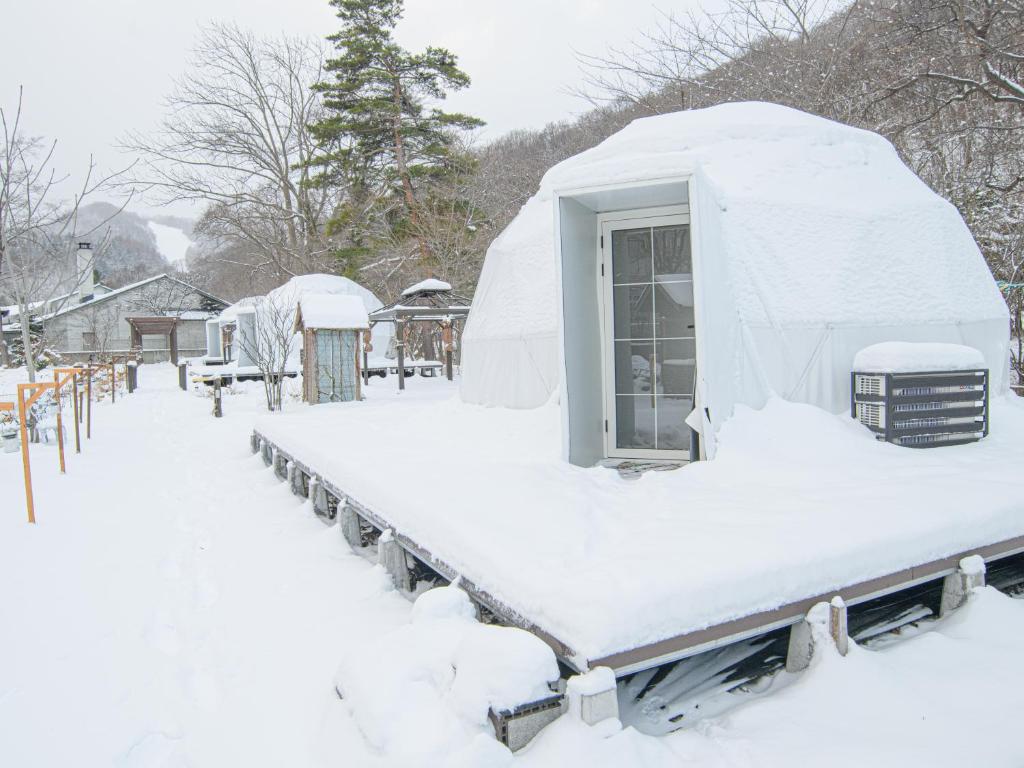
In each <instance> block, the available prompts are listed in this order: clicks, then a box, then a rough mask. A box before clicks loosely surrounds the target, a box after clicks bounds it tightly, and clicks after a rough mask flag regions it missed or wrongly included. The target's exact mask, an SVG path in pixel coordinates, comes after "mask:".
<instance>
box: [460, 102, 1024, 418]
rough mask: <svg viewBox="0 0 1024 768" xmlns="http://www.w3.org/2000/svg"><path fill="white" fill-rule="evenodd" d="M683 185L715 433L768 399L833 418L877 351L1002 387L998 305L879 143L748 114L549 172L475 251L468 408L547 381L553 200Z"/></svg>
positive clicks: (666, 131)
mask: <svg viewBox="0 0 1024 768" xmlns="http://www.w3.org/2000/svg"><path fill="white" fill-rule="evenodd" d="M682 176H691V178H692V183H691V186H690V189H691V199H690V201H689V205H690V213H691V220H692V236H693V252H694V275H695V302H696V312H697V316H696V320H697V332H698V335H699V337H700V338H701V339H702V343H701V344H700V345H699V346H698V356H699V359H698V364H697V372H698V377H699V382H698V394H699V400H700V402H701V405H702V406H703V407H704V408H707V410H708V412H709V414H710V427H711V429H710V430H709V432H710V433H711V435H713V434H714V433H715V432H717V430H718V429H719V428H720V427H721V425H722V424H723V423H724V422H725V420H726V419H727V418H728V417H729V416H730V415H731V414H732V412H733V409H734V407H735V405H737V404H747V405H751V406H754V407H760V406H762V405H764V403H765V402H767V400H768V399H769V398H770V397H771V396H772V395H773V394H775V395H779V396H781V397H783V398H785V399H788V400H794V401H801V402H806V403H810V404H814V405H818V406H819V407H822V408H825V409H826V410H830V411H832V412H839V411H841V410H843V409H844V408H846V407H847V406H848V402H849V374H850V367H851V363H852V361H853V356H854V355H855V354H856V352H857V351H858V350H860V349H862V348H864V347H866V346H868V345H870V344H874V343H878V342H884V341H926V342H946V343H958V344H967V345H970V346H972V347H975V348H977V349H978V350H980V351H981V352H982V354H983V355H984V357H985V360H986V363H987V365H986V367H988V368H989V369H990V370H991V371H992V385H993V391H995V392H1000V391H1003V390H1004V388H1005V385H1006V381H1005V370H1006V360H1007V355H1008V350H1007V344H1008V324H1007V318H1008V312H1007V309H1006V304H1005V302H1004V301H1003V298H1002V296H1001V294H1000V292H999V289H998V288H997V286H996V284H995V282H994V280H993V279H992V275H991V274H990V272H989V270H988V267H987V266H986V264H985V262H984V259H983V258H982V255H981V253H980V252H979V250H978V248H977V246H976V245H975V243H974V241H973V239H972V237H971V234H970V232H969V231H968V229H967V226H966V225H965V224H964V222H963V220H962V218H961V217H960V215H959V213H958V212H957V211H956V209H955V208H954V207H953V206H952V205H950V204H949V203H948V202H946V201H945V200H943V199H942V198H940V197H939V196H938V195H936V194H935V193H933V192H932V191H931V190H930V189H929V188H928V187H927V186H926V185H925V184H924V183H923V182H922V181H921V180H920V179H919V178H918V177H917V176H915V175H914V174H913V172H911V171H910V170H909V169H908V168H907V167H906V166H905V165H904V164H903V162H902V161H901V160H900V158H899V156H898V155H897V153H896V151H895V150H894V149H893V147H892V145H891V144H889V142H887V141H886V140H885V139H883V138H882V137H880V136H878V135H876V134H873V133H869V132H867V131H863V130H859V129H856V128H851V127H849V126H844V125H840V124H838V123H834V122H831V121H829V120H825V119H823V118H819V117H814V116H811V115H808V114H805V113H802V112H799V111H796V110H793V109H789V108H786V107H781V106H778V105H771V104H759V103H746V104H723V105H719V106H716V107H711V108H709V109H702V110H692V111H685V112H676V113H672V114H667V115H660V116H656V117H650V118H644V119H640V120H636V121H634V122H633V123H631V124H630V125H629V126H627V127H626V128H624V129H623V130H621V131H619V132H618V133H616V134H614V135H613V136H611V137H610V138H608V139H606V140H605V141H604V142H602V143H601V144H599V145H598V146H596V147H594V148H593V149H590V150H588V151H586V152H583V153H581V154H579V155H576V156H575V157H572V158H569V159H568V160H565V161H563V162H562V163H559V164H558V165H556V166H555V167H554V168H552V169H551V170H550V171H548V173H547V174H545V176H544V179H543V181H542V182H541V187H540V190H539V192H538V193H537V194H536V195H535V196H534V197H533V198H532V199H531V200H530V201H529V202H528V203H527V204H526V205H525V206H524V207H523V209H522V211H521V212H520V213H519V215H518V216H517V218H516V219H515V220H514V221H513V222H512V224H510V225H509V227H508V228H507V229H506V230H505V231H504V232H503V233H502V234H501V235H500V236H499V237H498V238H497V239H496V240H495V241H494V243H493V244H492V245H491V247H490V249H489V250H488V253H487V258H486V261H485V263H484V268H483V272H482V274H481V277H480V284H479V287H478V289H477V293H476V298H475V299H474V303H473V312H472V314H471V315H470V318H469V321H468V323H467V327H466V333H465V336H464V338H463V364H464V379H463V386H462V396H463V398H464V399H465V400H466V401H467V402H473V403H480V404H488V405H505V406H510V407H519V408H522V407H535V406H537V405H540V404H541V403H543V402H545V401H546V400H547V398H548V396H549V395H550V393H551V392H552V391H553V390H554V388H555V387H556V385H557V384H558V381H559V378H560V371H559V366H558V348H557V330H558V316H559V312H560V310H559V307H558V299H557V292H556V286H557V284H558V277H557V272H556V269H557V268H556V259H555V227H554V218H555V215H556V212H555V205H554V200H555V196H556V193H557V192H558V191H559V190H570V189H573V190H576V189H581V188H592V187H603V186H605V185H625V184H640V183H652V184H653V183H655V182H656V181H657V180H659V179H662V180H663V179H665V178H667V177H676V178H679V177H682ZM680 202H684V201H682V200H680ZM595 332H596V329H595Z"/></svg>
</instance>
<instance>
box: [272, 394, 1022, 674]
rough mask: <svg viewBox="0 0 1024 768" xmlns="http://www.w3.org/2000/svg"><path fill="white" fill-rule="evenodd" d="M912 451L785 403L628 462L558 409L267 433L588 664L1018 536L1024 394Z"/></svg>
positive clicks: (694, 648)
mask: <svg viewBox="0 0 1024 768" xmlns="http://www.w3.org/2000/svg"><path fill="white" fill-rule="evenodd" d="M993 414H994V415H993V430H992V435H991V436H990V437H989V438H987V439H986V440H985V441H983V442H981V443H979V444H976V445H968V446H961V447H956V448H944V449H936V450H928V451H910V450H907V449H900V448H896V447H895V446H891V445H887V444H881V443H877V442H875V441H874V440H873V439H872V438H871V437H870V435H868V434H867V433H866V431H864V430H862V428H860V427H859V426H857V425H854V424H852V423H851V422H849V421H848V420H845V419H841V418H837V417H832V416H830V415H828V414H826V413H824V412H821V411H818V410H816V409H813V408H810V407H807V406H800V405H792V404H789V403H784V402H781V401H778V402H773V403H770V404H769V406H768V407H767V408H766V409H765V410H763V411H761V412H752V411H746V412H743V413H742V414H740V416H739V417H738V418H737V419H735V421H734V422H733V423H732V424H731V425H728V426H727V427H726V429H725V430H724V431H723V434H722V439H723V440H722V445H723V448H722V451H721V453H720V455H719V457H718V458H717V459H716V460H715V461H714V462H708V463H704V464H697V465H692V466H689V467H686V468H683V469H680V470H676V471H671V472H658V473H649V474H648V475H645V476H643V477H642V478H640V479H638V480H626V479H623V478H621V477H620V476H619V475H618V473H616V472H614V471H612V470H609V469H602V468H595V469H580V468H577V467H572V466H570V465H568V464H565V463H563V462H561V461H560V460H559V458H558V435H559V432H558V430H559V425H558V414H557V410H556V409H555V408H554V407H548V408H541V409H536V410H533V411H509V410H504V409H484V408H479V407H475V406H467V405H464V404H461V403H459V402H457V401H455V400H452V401H447V402H436V401H434V402H431V401H427V402H423V401H413V402H395V401H382V402H380V403H372V402H371V403H363V404H346V405H338V406H321V407H317V408H313V409H310V410H309V411H305V412H300V413H295V414H290V415H286V416H273V417H268V418H264V419H262V420H260V421H259V422H258V423H257V426H256V435H258V437H259V438H261V439H263V440H265V441H267V443H269V444H270V445H272V446H274V447H275V448H276V449H278V451H280V452H281V453H282V454H283V455H284V456H286V457H287V458H288V459H291V460H293V461H294V462H295V463H296V465H297V466H298V467H299V469H300V470H301V471H302V472H304V473H305V474H308V475H310V476H315V477H317V478H318V479H319V480H320V481H321V482H322V483H323V484H324V486H325V487H326V488H327V489H328V490H329V492H330V493H331V494H332V495H334V496H335V497H337V498H339V499H343V500H346V501H347V503H349V504H350V505H351V506H352V507H353V508H354V509H355V510H356V511H357V513H358V514H359V515H360V516H361V517H363V518H364V519H365V520H366V521H368V522H369V523H370V524H372V525H373V526H374V527H376V528H378V529H384V528H390V529H392V530H393V531H394V534H395V537H396V539H397V540H398V542H399V544H400V545H401V546H402V547H403V548H404V549H405V550H406V551H408V552H409V553H410V554H412V555H413V556H414V557H416V558H417V559H418V560H420V561H422V562H423V563H425V564H426V565H428V566H429V567H431V568H432V569H434V570H436V571H437V572H438V573H440V574H441V575H442V576H444V577H445V578H447V579H454V578H456V577H459V578H461V580H462V584H463V586H464V587H465V588H466V589H467V591H468V592H469V593H470V594H471V595H472V596H473V597H474V598H475V599H477V600H478V601H479V602H481V603H482V604H484V605H485V606H487V607H488V608H489V609H490V610H491V611H493V612H494V613H496V614H497V615H498V616H499V617H501V619H502V620H504V621H506V622H508V623H510V624H513V625H517V626H521V627H524V628H526V629H529V630H530V631H533V632H535V633H536V634H537V635H539V636H540V637H542V638H543V639H544V640H545V641H546V642H547V643H548V644H549V645H551V646H552V648H553V649H554V650H555V652H556V653H557V654H558V655H559V657H560V658H562V659H563V660H564V661H565V662H566V663H568V664H569V665H571V666H574V667H577V668H581V669H582V668H585V667H592V666H596V665H607V666H610V667H612V668H613V669H615V670H616V671H617V672H618V673H619V674H625V673H628V672H630V671H635V670H637V669H641V668H644V667H648V666H651V665H653V664H656V663H661V662H665V661H669V660H672V659H677V658H682V657H685V656H688V655H692V654H694V653H698V652H701V651H703V650H706V649H709V648H712V647H716V646H718V645H721V644H724V643H727V642H732V641H734V640H738V639H740V638H743V637H749V636H752V635H756V634H760V633H763V632H765V631H768V630H770V629H773V628H778V627H783V626H786V625H788V624H792V623H794V622H795V621H797V620H798V619H800V618H801V617H802V616H803V615H804V614H805V613H806V611H807V610H808V609H809V608H810V606H811V605H813V604H814V603H815V602H818V601H820V600H822V599H828V598H830V597H832V596H833V595H836V594H840V595H842V596H843V598H844V599H845V600H846V601H847V602H848V603H850V604H856V603H858V602H863V601H865V600H868V599H871V598H873V597H875V596H878V595H882V594H886V593H889V592H893V591H897V590H900V589H904V588H906V587H908V586H910V585H913V584H918V583H922V582H925V581H930V580H933V579H937V578H941V577H942V576H944V575H946V574H947V573H950V572H952V571H953V570H954V568H955V566H956V564H957V562H958V561H959V559H960V558H962V557H964V556H966V555H968V554H980V555H982V556H983V557H985V558H986V559H987V560H993V559H998V558H1001V557H1005V556H1007V555H1011V554H1014V553H1018V552H1022V551H1024V504H1022V502H1021V499H1022V494H1021V491H1022V490H1024V478H1022V477H1021V474H1020V472H1019V467H1020V466H1021V463H1022V461H1024V408H1022V407H1021V406H1020V404H1018V403H1011V402H1009V401H999V402H996V403H995V404H994V408H993Z"/></svg>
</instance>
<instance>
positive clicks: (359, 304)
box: [295, 293, 370, 330]
mask: <svg viewBox="0 0 1024 768" xmlns="http://www.w3.org/2000/svg"><path fill="white" fill-rule="evenodd" d="M369 327H370V320H369V318H368V315H367V312H366V306H365V305H364V304H363V300H362V299H361V298H360V297H359V296H352V295H338V294H329V293H307V294H306V295H305V296H303V297H302V298H301V299H299V306H298V309H297V311H296V316H295V328H296V330H298V329H300V328H324V329H329V330H344V329H364V328H369Z"/></svg>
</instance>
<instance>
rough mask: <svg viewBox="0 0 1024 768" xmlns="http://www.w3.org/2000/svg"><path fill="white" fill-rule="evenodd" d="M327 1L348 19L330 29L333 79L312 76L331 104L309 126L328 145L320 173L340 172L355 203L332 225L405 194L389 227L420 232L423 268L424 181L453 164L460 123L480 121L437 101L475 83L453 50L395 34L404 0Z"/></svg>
mask: <svg viewBox="0 0 1024 768" xmlns="http://www.w3.org/2000/svg"><path fill="white" fill-rule="evenodd" d="M330 3H331V5H332V6H334V7H335V8H337V11H338V18H340V19H341V20H342V28H341V31H339V32H338V33H337V34H334V35H332V36H330V37H329V38H327V39H328V40H329V41H331V42H332V43H334V46H335V49H336V50H337V52H338V55H337V56H336V57H335V58H331V59H328V61H327V63H326V66H325V69H326V71H327V72H329V73H331V74H332V75H333V79H331V80H329V81H326V82H322V83H318V84H317V85H316V86H315V87H316V89H317V90H318V91H320V92H321V93H322V94H323V99H324V106H325V107H326V109H327V110H328V111H329V113H330V114H329V116H328V117H327V118H325V119H324V120H321V121H320V122H318V123H316V124H314V125H313V126H311V130H312V132H313V135H314V136H315V137H316V138H317V139H318V141H319V142H320V144H321V146H323V147H327V148H328V149H327V151H325V153H324V154H322V155H321V156H320V157H318V158H317V164H318V165H320V166H321V177H320V180H321V182H326V183H332V182H337V181H342V182H344V184H345V185H346V187H347V188H348V189H349V190H351V191H352V198H353V200H352V203H353V204H352V205H351V206H349V208H348V209H347V210H340V211H339V212H338V213H337V215H336V221H335V222H334V224H335V227H334V228H335V229H337V228H339V225H342V226H345V227H350V228H358V225H357V223H356V222H354V221H353V219H354V218H355V217H358V216H361V215H364V213H365V211H367V210H372V209H373V208H374V206H373V205H370V206H367V205H366V201H367V200H376V201H380V202H382V203H384V208H385V210H387V209H388V206H389V205H391V206H394V203H395V202H396V201H399V202H398V208H399V209H400V210H401V212H402V213H403V214H404V215H401V216H399V217H397V219H394V218H393V219H392V220H391V222H390V225H391V228H392V230H393V231H394V232H398V233H399V234H404V235H409V236H412V237H413V238H415V240H416V243H417V248H418V251H419V259H420V264H421V267H422V268H423V269H424V270H425V269H427V268H428V265H429V263H430V260H431V253H430V246H429V244H428V242H427V238H426V237H425V236H424V234H423V226H422V222H421V216H422V211H421V200H422V199H423V198H422V195H423V194H424V192H422V191H421V189H422V188H423V187H427V186H429V185H430V184H431V183H432V182H433V181H437V180H440V179H443V178H444V177H446V176H448V175H450V174H451V173H453V172H454V166H455V164H456V162H455V161H456V154H457V148H456V145H455V140H456V138H457V135H458V133H459V131H465V130H468V129H471V128H475V127H478V126H481V125H483V122H482V121H480V120H478V119H477V118H475V117H471V116H469V115H464V114H459V113H455V112H445V111H443V110H441V109H439V108H438V107H437V106H436V104H437V103H438V102H440V101H442V100H443V99H444V98H445V96H446V95H447V93H448V92H449V91H457V90H460V89H462V88H465V87H466V86H468V85H469V76H468V75H466V73H465V72H463V71H462V70H460V69H459V68H458V66H457V60H456V57H455V56H454V55H453V54H452V53H451V52H450V51H447V50H445V49H443V48H434V47H428V48H427V49H426V50H425V51H423V52H422V53H411V52H409V51H407V50H405V49H404V48H402V47H401V46H400V45H398V44H397V43H396V42H395V40H394V38H393V34H392V33H393V31H394V28H395V25H396V24H397V23H398V21H399V19H400V18H401V16H402V10H403V0H330ZM354 210H355V211H357V213H353V211H354ZM354 239H355V240H357V241H358V237H356V238H354Z"/></svg>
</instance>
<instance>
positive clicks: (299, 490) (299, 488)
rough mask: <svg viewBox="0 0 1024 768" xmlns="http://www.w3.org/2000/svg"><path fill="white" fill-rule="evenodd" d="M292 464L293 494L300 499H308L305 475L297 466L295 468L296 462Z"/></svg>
mask: <svg viewBox="0 0 1024 768" xmlns="http://www.w3.org/2000/svg"><path fill="white" fill-rule="evenodd" d="M290 464H291V468H292V470H291V486H292V493H294V494H295V495H296V496H298V497H299V498H302V499H304V498H306V483H305V473H304V472H303V471H302V470H301V469H299V468H298V467H297V466H295V463H294V462H290Z"/></svg>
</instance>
